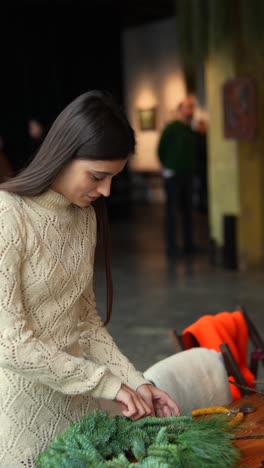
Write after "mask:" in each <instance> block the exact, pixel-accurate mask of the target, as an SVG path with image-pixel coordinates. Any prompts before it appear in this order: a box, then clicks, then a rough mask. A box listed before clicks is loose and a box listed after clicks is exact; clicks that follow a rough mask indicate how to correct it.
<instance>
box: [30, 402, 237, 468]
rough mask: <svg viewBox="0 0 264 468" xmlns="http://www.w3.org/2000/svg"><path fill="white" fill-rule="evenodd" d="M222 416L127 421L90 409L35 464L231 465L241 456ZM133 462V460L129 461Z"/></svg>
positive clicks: (54, 467) (112, 467)
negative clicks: (197, 418)
mask: <svg viewBox="0 0 264 468" xmlns="http://www.w3.org/2000/svg"><path fill="white" fill-rule="evenodd" d="M231 431H232V428H231V426H230V425H229V424H228V422H227V419H226V417H225V416H223V415H221V416H214V417H211V418H210V419H201V420H198V421H195V420H193V419H192V418H191V417H189V416H179V417H175V416H172V417H168V418H156V417H153V418H152V417H147V418H143V419H139V420H137V421H131V420H130V419H127V418H125V417H124V416H115V417H110V416H109V415H108V413H107V412H106V411H98V410H96V411H94V412H93V413H91V414H87V415H85V416H83V418H82V419H81V421H80V422H79V423H72V424H71V425H70V426H69V428H68V429H66V431H64V432H63V433H61V434H59V435H57V436H56V437H55V439H54V440H53V441H52V442H51V443H50V445H49V447H48V448H47V450H46V451H45V452H43V453H41V454H40V455H39V456H38V458H37V466H38V467H39V468H69V467H70V468H87V467H90V468H118V467H122V468H127V467H130V468H132V467H138V468H157V467H159V468H172V467H173V468H231V467H234V466H236V464H237V462H238V460H239V451H238V449H237V448H236V447H235V446H234V445H233V444H232V433H231ZM133 458H134V459H135V460H136V462H135V463H131V459H133Z"/></svg>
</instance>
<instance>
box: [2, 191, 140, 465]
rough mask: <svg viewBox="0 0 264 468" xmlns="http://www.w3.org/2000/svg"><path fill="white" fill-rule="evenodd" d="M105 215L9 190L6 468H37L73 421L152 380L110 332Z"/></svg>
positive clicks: (5, 222) (55, 197)
mask: <svg viewBox="0 0 264 468" xmlns="http://www.w3.org/2000/svg"><path fill="white" fill-rule="evenodd" d="M95 243H96V218H95V214H94V210H93V208H92V207H89V208H86V209H84V208H83V209H81V208H78V207H76V206H74V205H72V204H70V203H69V202H68V201H67V200H66V199H65V198H64V197H63V196H62V195H60V194H58V193H56V192H53V191H48V192H46V193H45V194H43V195H40V196H38V197H34V198H26V197H18V196H16V195H13V194H9V193H6V192H0V467H1V468H13V467H14V468H15V467H32V466H34V456H35V455H36V454H38V453H39V452H41V451H42V450H43V449H44V448H45V447H46V446H47V444H48V443H49V441H50V440H51V439H52V438H53V437H54V436H55V434H56V433H58V432H60V431H62V430H64V429H65V427H67V426H68V424H69V422H70V420H74V421H75V420H78V419H79V418H80V417H81V416H82V415H83V414H84V413H86V412H87V411H91V410H93V409H94V408H95V407H97V406H98V400H94V398H93V397H95V398H96V399H98V398H104V399H109V400H112V399H114V398H115V396H116V394H117V392H118V390H119V389H120V386H121V383H122V382H124V383H127V384H128V385H129V386H130V387H131V388H133V389H136V388H137V387H138V386H139V385H141V384H143V383H146V381H145V379H144V378H143V376H142V374H141V373H139V372H137V371H136V370H135V369H134V367H133V366H132V364H131V363H130V362H129V361H128V360H127V359H126V358H125V357H124V356H123V354H122V353H121V352H120V351H119V350H118V348H117V346H116V345H115V343H114V342H113V340H112V338H111V337H110V335H109V334H108V332H107V331H106V329H105V327H102V326H101V324H102V322H101V320H100V318H99V317H98V314H97V311H96V305H95V302H94V294H93V261H94V249H95Z"/></svg>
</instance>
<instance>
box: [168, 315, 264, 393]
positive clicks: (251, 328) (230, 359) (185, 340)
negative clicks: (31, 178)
mask: <svg viewBox="0 0 264 468" xmlns="http://www.w3.org/2000/svg"><path fill="white" fill-rule="evenodd" d="M237 310H240V311H241V312H242V314H243V316H244V319H245V321H246V324H247V327H248V336H249V339H250V341H251V343H252V345H253V347H254V349H253V351H252V352H251V354H250V364H249V369H250V370H251V372H252V373H253V374H254V375H255V376H257V371H258V365H259V362H261V363H262V365H264V342H263V340H262V338H261V336H260V334H259V333H258V331H257V329H256V327H255V325H254V324H253V322H252V320H251V319H250V318H249V315H248V313H247V312H246V310H245V308H244V307H239V308H238V309H237ZM169 337H170V341H171V343H172V347H173V350H174V352H175V353H178V352H180V351H183V350H185V349H190V348H195V347H200V344H199V342H198V341H197V340H196V338H195V337H194V336H193V335H191V334H188V335H187V336H185V335H179V334H178V333H177V331H176V330H175V329H171V330H169ZM220 350H221V353H222V356H223V360H224V364H225V367H226V371H227V374H228V376H233V378H234V379H235V382H236V383H237V384H239V385H240V386H242V387H246V386H247V383H246V381H245V379H244V377H243V375H242V373H241V371H240V369H239V366H238V364H237V362H236V361H235V359H234V356H233V354H232V352H231V350H230V348H229V346H228V344H227V343H222V344H221V345H220ZM240 391H241V394H242V395H243V396H246V395H248V394H249V393H250V392H249V391H248V390H245V389H243V388H240Z"/></svg>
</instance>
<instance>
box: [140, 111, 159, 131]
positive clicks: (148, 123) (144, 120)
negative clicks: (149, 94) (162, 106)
mask: <svg viewBox="0 0 264 468" xmlns="http://www.w3.org/2000/svg"><path fill="white" fill-rule="evenodd" d="M137 114H138V124H139V129H140V130H156V125H157V122H156V120H157V109H156V107H151V108H149V109H138V111H137Z"/></svg>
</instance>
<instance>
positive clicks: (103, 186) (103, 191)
mask: <svg viewBox="0 0 264 468" xmlns="http://www.w3.org/2000/svg"><path fill="white" fill-rule="evenodd" d="M111 184H112V179H111V178H110V177H109V179H108V178H107V177H106V178H105V179H104V180H101V181H100V184H99V185H98V187H97V192H99V193H100V195H103V196H104V197H109V195H110V192H111Z"/></svg>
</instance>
